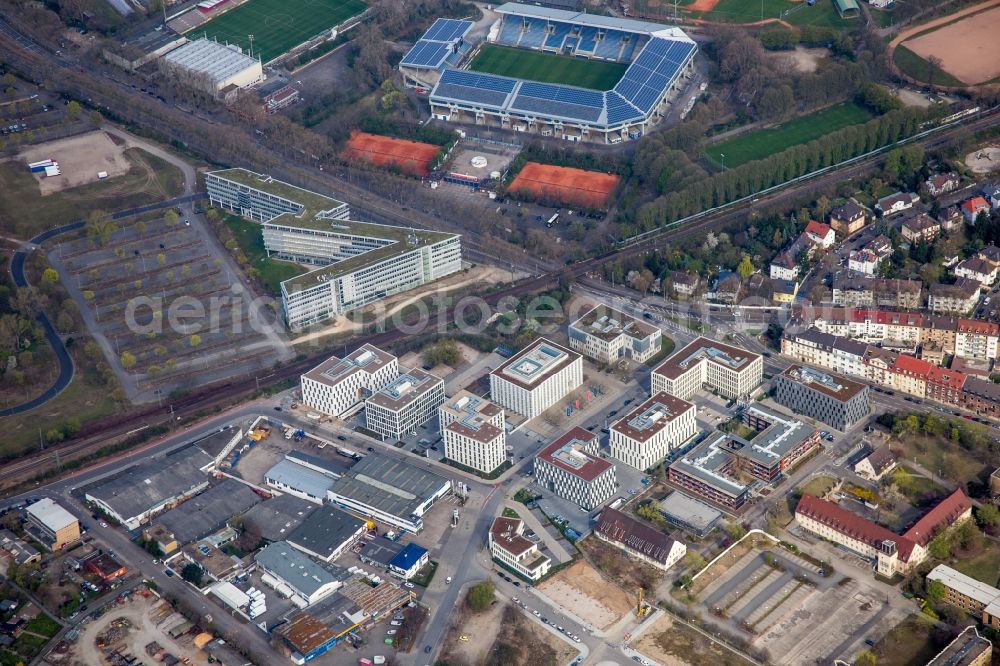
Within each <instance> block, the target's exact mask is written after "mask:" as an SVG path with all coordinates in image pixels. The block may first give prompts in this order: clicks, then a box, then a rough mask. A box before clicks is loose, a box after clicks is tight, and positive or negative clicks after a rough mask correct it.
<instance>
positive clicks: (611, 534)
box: [594, 507, 687, 571]
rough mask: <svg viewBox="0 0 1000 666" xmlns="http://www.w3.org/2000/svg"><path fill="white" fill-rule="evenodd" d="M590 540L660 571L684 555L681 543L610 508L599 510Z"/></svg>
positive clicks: (685, 548) (685, 550) (684, 550)
mask: <svg viewBox="0 0 1000 666" xmlns="http://www.w3.org/2000/svg"><path fill="white" fill-rule="evenodd" d="M594 536H596V537H597V538H598V539H600V540H601V541H605V542H607V543H610V544H611V545H613V546H615V547H616V548H620V549H621V550H624V551H625V552H626V553H627V554H629V555H631V556H632V557H635V558H636V559H639V560H642V561H643V562H646V563H647V564H651V565H653V566H654V567H656V568H657V569H662V570H664V571H666V570H667V569H669V568H670V567H672V566H673V565H674V564H676V563H677V562H678V561H680V559H681V558H683V557H684V555H685V554H686V553H687V546H685V545H684V544H683V543H682V542H680V541H677V540H676V539H674V538H673V537H671V536H670V535H668V534H666V533H664V532H661V531H659V530H657V529H655V528H653V527H652V526H650V525H647V524H646V523H644V522H642V521H640V520H637V519H635V518H633V517H632V516H630V515H628V514H626V513H623V512H621V511H618V510H617V509H612V508H611V507H604V508H603V509H602V510H601V515H600V516H598V518H597V524H596V525H594Z"/></svg>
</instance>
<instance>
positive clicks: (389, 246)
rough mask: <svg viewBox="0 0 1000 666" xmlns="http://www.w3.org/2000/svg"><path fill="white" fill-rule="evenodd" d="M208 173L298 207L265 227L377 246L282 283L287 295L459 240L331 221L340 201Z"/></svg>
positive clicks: (227, 172) (243, 175) (246, 174)
mask: <svg viewBox="0 0 1000 666" xmlns="http://www.w3.org/2000/svg"><path fill="white" fill-rule="evenodd" d="M209 173H210V174H212V175H214V176H217V177H219V178H224V179H227V180H231V181H233V182H235V183H238V184H240V185H245V186H247V187H252V188H254V189H258V190H261V191H263V192H266V193H268V194H272V195H274V196H277V197H280V198H282V199H284V200H285V201H288V202H292V203H294V204H298V206H299V211H298V212H297V213H284V214H282V215H279V216H277V217H275V218H273V219H271V220H268V221H267V222H265V223H264V226H272V227H283V228H289V229H306V230H310V231H314V232H315V231H319V232H327V233H329V234H330V235H333V236H345V237H354V238H363V239H367V240H369V241H370V242H371V241H374V242H376V243H378V247H376V248H373V249H371V250H368V251H367V252H362V253H361V254H357V255H354V256H352V257H350V258H348V259H343V260H341V261H336V262H334V263H332V264H329V265H327V266H321V267H319V268H317V269H315V270H312V271H309V272H308V273H303V274H302V275H298V276H296V277H293V278H290V279H288V280H285V281H284V282H282V285H283V286H285V289H286V291H289V292H294V291H298V290H301V289H307V288H309V287H314V286H316V285H317V284H322V283H324V282H326V281H328V280H331V279H334V278H337V277H341V276H343V275H347V274H348V273H353V272H354V271H356V270H358V269H359V268H363V267H364V266H369V265H371V264H374V263H376V262H379V261H383V260H385V259H388V258H390V257H393V256H395V255H397V254H402V253H404V252H408V251H410V250H413V249H416V248H418V247H421V246H424V245H433V244H435V243H440V242H442V241H446V240H450V239H452V238H457V237H458V234H449V233H443V232H438V231H427V230H425V229H415V228H411V227H394V226H389V225H384V224H371V223H368V222H357V221H354V220H338V219H334V217H333V216H334V215H335V211H337V210H338V209H341V210H342V207H343V206H346V204H344V203H343V202H342V201H337V200H336V199H332V198H330V197H326V196H324V195H322V194H317V193H316V192H311V191H309V190H306V189H303V188H300V187H296V186H294V185H291V184H289V183H285V182H282V181H280V180H275V179H274V178H271V177H270V176H265V175H262V174H258V173H254V172H253V171H248V170H246V169H221V170H218V171H210V172H209ZM286 285H287V286H286Z"/></svg>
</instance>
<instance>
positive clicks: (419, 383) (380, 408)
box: [365, 368, 444, 439]
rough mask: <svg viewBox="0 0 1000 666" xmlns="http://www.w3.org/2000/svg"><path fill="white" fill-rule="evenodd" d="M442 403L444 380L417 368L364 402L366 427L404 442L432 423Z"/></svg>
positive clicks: (402, 375) (386, 436) (388, 437)
mask: <svg viewBox="0 0 1000 666" xmlns="http://www.w3.org/2000/svg"><path fill="white" fill-rule="evenodd" d="M443 402H444V382H443V381H442V380H441V378H440V377H436V376H434V375H432V374H430V373H429V372H424V371H423V370H421V369H420V368H414V369H413V370H408V371H406V372H404V373H403V374H401V375H399V377H397V378H396V379H394V380H392V381H391V382H389V383H388V384H386V385H385V386H383V387H382V388H381V389H379V390H378V391H377V392H376V393H375V394H373V395H372V396H371V397H370V398H368V399H367V400H365V427H366V428H368V429H369V430H372V431H374V432H377V433H378V434H380V435H382V436H383V437H385V438H387V439H402V438H403V437H405V436H406V435H407V434H408V433H411V432H414V431H416V429H417V427H418V426H421V425H423V424H424V423H427V421H429V420H431V418H433V417H434V415H435V414H436V413H437V408H438V407H440V406H441V403H443Z"/></svg>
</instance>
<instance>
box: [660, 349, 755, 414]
mask: <svg viewBox="0 0 1000 666" xmlns="http://www.w3.org/2000/svg"><path fill="white" fill-rule="evenodd" d="M763 376H764V359H763V357H762V356H761V355H760V354H754V353H753V352H748V351H746V350H744V349H739V348H737V347H733V346H731V345H727V344H723V343H721V342H716V341H715V340H709V339H708V338H705V337H699V338H698V339H697V340H695V341H694V342H692V343H691V344H689V345H687V346H686V347H684V348H683V349H681V350H680V351H678V352H677V353H675V354H674V355H673V356H671V357H670V358H668V359H667V360H666V361H664V362H663V363H662V364H661V365H660V366H659V367H658V368H656V369H655V370H653V374H652V393H654V394H656V393H660V392H661V391H665V392H667V393H669V394H670V395H672V396H674V397H677V398H680V399H681V400H687V399H688V398H690V397H691V396H692V395H694V394H695V393H696V392H697V391H699V390H701V389H702V388H703V387H705V388H708V389H709V390H711V391H715V392H717V393H718V394H719V395H721V396H724V397H726V398H730V399H738V398H742V397H745V396H749V395H750V394H751V393H752V392H753V391H754V390H756V388H757V387H758V386H760V383H761V381H762V379H763Z"/></svg>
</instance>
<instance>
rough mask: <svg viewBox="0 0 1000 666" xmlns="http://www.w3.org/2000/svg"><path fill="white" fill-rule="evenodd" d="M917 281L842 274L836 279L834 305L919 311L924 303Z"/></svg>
mask: <svg viewBox="0 0 1000 666" xmlns="http://www.w3.org/2000/svg"><path fill="white" fill-rule="evenodd" d="M922 296H923V291H922V289H921V286H920V282H919V281H917V280H899V279H895V278H870V277H865V276H849V275H838V276H837V277H835V278H834V280H833V304H834V305H841V306H844V307H849V308H857V307H879V308H901V309H904V310H916V309H919V308H920V307H921V305H922V304H923V298H922Z"/></svg>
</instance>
